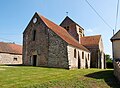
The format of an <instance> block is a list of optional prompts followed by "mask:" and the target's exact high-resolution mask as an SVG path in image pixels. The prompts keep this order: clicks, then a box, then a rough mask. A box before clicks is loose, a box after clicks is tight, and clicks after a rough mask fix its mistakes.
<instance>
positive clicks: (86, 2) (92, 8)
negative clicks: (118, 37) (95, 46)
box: [85, 0, 113, 30]
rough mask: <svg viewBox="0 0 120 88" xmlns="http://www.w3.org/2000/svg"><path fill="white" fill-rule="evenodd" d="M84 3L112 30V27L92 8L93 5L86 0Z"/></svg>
mask: <svg viewBox="0 0 120 88" xmlns="http://www.w3.org/2000/svg"><path fill="white" fill-rule="evenodd" d="M85 1H86V3H87V4H88V5H89V6H90V7H91V8H92V10H93V11H94V12H95V13H96V14H97V15H98V16H99V17H100V18H101V20H102V21H103V22H104V23H105V24H106V25H107V26H108V27H109V28H110V29H112V30H113V28H112V27H111V26H110V25H109V24H108V23H107V22H106V21H105V20H104V19H103V17H102V16H100V14H99V13H98V12H97V11H96V10H95V9H94V7H93V6H92V5H91V4H90V3H89V2H88V0H85Z"/></svg>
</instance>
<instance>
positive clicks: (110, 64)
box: [105, 54, 113, 68]
mask: <svg viewBox="0 0 120 88" xmlns="http://www.w3.org/2000/svg"><path fill="white" fill-rule="evenodd" d="M105 57H106V64H107V68H113V63H112V58H110V55H108V54H106V55H105Z"/></svg>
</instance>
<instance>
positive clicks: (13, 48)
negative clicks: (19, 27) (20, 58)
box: [0, 42, 22, 55]
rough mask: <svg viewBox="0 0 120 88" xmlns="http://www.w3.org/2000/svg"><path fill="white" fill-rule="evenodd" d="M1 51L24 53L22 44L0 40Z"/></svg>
mask: <svg viewBox="0 0 120 88" xmlns="http://www.w3.org/2000/svg"><path fill="white" fill-rule="evenodd" d="M0 53H10V54H20V55H22V46H21V45H17V44H13V43H4V42H0Z"/></svg>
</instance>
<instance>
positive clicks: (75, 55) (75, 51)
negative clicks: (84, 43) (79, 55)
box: [74, 49, 76, 58]
mask: <svg viewBox="0 0 120 88" xmlns="http://www.w3.org/2000/svg"><path fill="white" fill-rule="evenodd" d="M74 58H76V49H74Z"/></svg>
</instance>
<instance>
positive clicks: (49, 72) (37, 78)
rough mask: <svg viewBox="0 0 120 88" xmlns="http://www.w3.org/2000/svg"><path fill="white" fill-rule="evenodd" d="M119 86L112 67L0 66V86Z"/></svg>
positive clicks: (77, 87) (16, 87) (46, 87)
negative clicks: (76, 68)
mask: <svg viewBox="0 0 120 88" xmlns="http://www.w3.org/2000/svg"><path fill="white" fill-rule="evenodd" d="M110 87H113V88H120V85H119V84H118V82H117V80H116V79H115V78H114V76H113V70H112V69H106V70H101V69H79V70H65V69H57V68H42V67H30V66H0V88H110Z"/></svg>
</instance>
